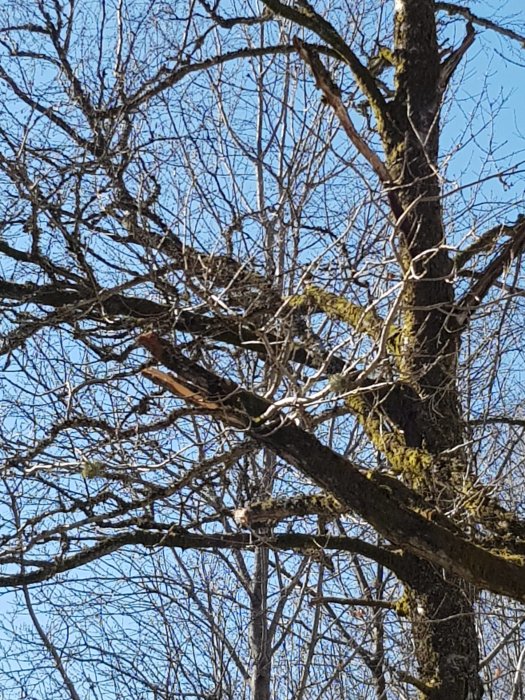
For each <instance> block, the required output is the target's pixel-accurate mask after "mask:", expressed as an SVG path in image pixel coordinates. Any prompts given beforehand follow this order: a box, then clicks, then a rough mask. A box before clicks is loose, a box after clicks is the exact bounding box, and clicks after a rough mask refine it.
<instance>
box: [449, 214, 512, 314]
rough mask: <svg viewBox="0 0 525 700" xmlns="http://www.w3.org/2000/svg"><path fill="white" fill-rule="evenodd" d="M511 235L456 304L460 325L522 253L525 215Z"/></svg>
mask: <svg viewBox="0 0 525 700" xmlns="http://www.w3.org/2000/svg"><path fill="white" fill-rule="evenodd" d="M511 235H512V237H511V239H510V241H508V242H507V243H505V244H504V245H503V246H502V249H501V251H500V252H499V253H498V255H497V256H496V257H495V258H494V259H493V260H492V262H490V263H489V264H488V265H487V267H486V268H485V270H483V271H482V272H481V274H480V277H479V278H478V279H477V280H476V281H475V282H474V284H473V285H472V286H471V288H470V290H469V291H468V292H466V293H465V294H464V295H463V297H462V299H460V300H459V302H458V304H457V305H456V309H455V312H456V314H457V318H458V320H459V323H460V325H462V326H464V325H465V323H466V322H467V320H468V319H469V318H470V316H472V314H473V313H474V311H475V310H476V309H477V308H478V307H479V306H480V304H481V303H482V301H483V299H484V298H485V296H486V295H487V294H488V292H489V291H490V290H491V289H492V287H493V285H494V283H495V282H496V280H497V279H498V277H499V276H500V275H501V274H502V273H503V271H504V270H505V268H506V267H508V266H509V265H510V264H511V263H512V262H513V261H514V260H515V259H516V258H518V257H519V256H520V255H521V254H522V252H523V248H524V247H525V217H523V216H520V217H519V219H518V221H517V223H516V224H515V226H514V227H513V230H512V234H511Z"/></svg>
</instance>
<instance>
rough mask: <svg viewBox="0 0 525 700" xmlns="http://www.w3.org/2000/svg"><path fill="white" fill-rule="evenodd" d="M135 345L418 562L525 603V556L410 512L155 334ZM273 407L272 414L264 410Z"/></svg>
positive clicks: (371, 479)
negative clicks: (492, 546)
mask: <svg viewBox="0 0 525 700" xmlns="http://www.w3.org/2000/svg"><path fill="white" fill-rule="evenodd" d="M138 342H139V344H141V345H142V346H143V347H145V348H147V349H148V350H149V351H150V352H151V354H152V355H153V357H154V358H155V359H156V360H157V361H158V362H160V363H161V364H163V365H165V366H166V367H167V368H168V369H170V370H171V371H173V372H174V373H175V374H176V375H178V376H179V377H183V378H184V380H185V382H188V383H189V385H190V386H192V388H193V389H194V390H196V391H197V392H199V393H200V394H201V395H202V396H203V397H204V398H205V399H206V400H211V401H213V402H217V403H221V404H222V406H223V408H224V414H223V416H224V418H225V419H226V420H227V419H228V416H229V415H231V417H232V419H233V421H234V422H233V425H234V426H235V427H236V428H237V426H238V425H239V423H240V422H241V421H242V422H243V423H244V430H246V431H247V432H248V433H249V434H250V435H252V436H253V437H254V439H255V440H257V441H258V442H259V443H260V444H262V445H265V446H266V447H268V448H270V449H271V450H272V451H274V452H275V453H276V454H278V455H279V456H280V457H281V458H282V459H285V460H286V461H287V462H289V463H290V464H292V465H293V466H295V467H296V468H297V469H299V470H300V471H301V472H302V473H303V474H305V475H306V476H307V477H308V478H310V479H312V481H314V483H316V484H317V485H318V486H320V487H321V488H322V489H324V490H326V491H327V492H329V493H332V494H333V495H336V498H337V500H338V501H340V502H341V503H342V504H344V505H345V506H347V507H348V509H349V510H352V511H355V512H356V513H358V514H359V515H360V516H361V517H363V518H364V519H365V520H366V521H367V522H369V523H370V524H371V525H372V526H373V527H374V528H375V529H376V530H377V532H379V533H380V534H381V535H382V536H383V537H385V538H386V539H388V540H389V541H391V542H393V543H395V544H396V545H398V546H400V547H402V548H403V549H405V550H406V551H408V552H410V553H412V554H414V555H415V556H417V557H420V558H422V559H425V560H426V561H428V562H430V563H432V564H435V565H437V566H439V567H443V568H444V569H446V570H447V571H450V572H451V573H454V574H456V575H457V576H460V577H461V578H463V579H465V580H466V581H469V582H470V583H472V584H474V585H476V586H478V587H480V588H486V589H487V590H491V591H493V592H494V593H500V594H502V595H508V596H510V597H512V598H515V599H517V600H525V575H524V569H525V563H524V561H523V557H520V556H512V555H500V554H499V553H496V552H493V551H490V550H488V549H486V548H483V547H481V546H479V545H477V544H474V543H472V542H470V541H468V540H466V539H465V538H464V537H463V536H462V535H461V534H460V533H459V531H458V528H456V526H455V525H454V524H453V523H450V524H449V527H445V525H444V523H446V522H448V521H447V519H446V518H444V517H443V516H441V517H439V513H438V512H437V511H436V510H435V508H433V507H432V506H430V505H429V506H428V508H427V509H420V508H417V510H416V509H414V506H413V503H414V502H417V503H421V502H422V499H421V497H420V496H418V495H417V494H415V493H414V492H413V491H412V490H411V489H409V488H408V487H406V486H404V485H403V484H402V483H401V482H399V481H397V480H396V479H393V478H390V477H388V476H387V475H385V474H379V473H376V472H368V473H365V474H363V473H362V472H361V471H359V469H358V468H357V467H356V466H355V465H353V464H352V463H351V462H349V461H348V460H347V459H345V458H344V457H342V456H341V455H338V454H337V453H336V452H334V451H333V450H331V449H330V448H329V447H327V446H325V445H323V444H322V443H321V442H319V440H318V439H317V438H316V437H315V436H314V435H312V434H310V433H308V432H306V431H305V430H303V429H302V428H300V427H298V426H297V425H295V424H293V423H291V422H289V421H287V420H286V418H285V417H284V416H282V415H279V414H278V413H277V412H276V411H274V410H271V409H272V406H271V404H270V403H269V402H268V401H266V400H265V399H262V398H260V397H258V396H256V395H255V394H252V393H251V392H249V391H246V390H245V389H242V388H241V387H240V386H238V385H237V384H235V383H234V382H233V381H231V380H230V379H223V378H221V377H219V376H218V375H216V374H214V373H213V372H210V371H209V370H207V369H205V368H204V367H200V366H199V365H198V364H197V363H195V362H192V361H191V360H188V359H187V358H185V357H184V356H183V355H182V354H181V353H180V352H179V351H178V350H177V349H176V348H174V347H173V346H171V345H170V344H169V343H167V342H166V341H163V340H161V339H160V338H159V337H158V336H156V335H155V334H152V333H150V334H143V335H142V336H140V338H139V341H138ZM269 409H270V410H269Z"/></svg>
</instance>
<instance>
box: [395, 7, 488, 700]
mask: <svg viewBox="0 0 525 700" xmlns="http://www.w3.org/2000/svg"><path fill="white" fill-rule="evenodd" d="M394 42H395V44H394V56H395V62H396V79H395V81H396V96H395V100H394V104H393V113H392V114H393V125H394V128H393V129H390V131H388V132H386V131H385V132H384V134H383V142H384V145H385V150H386V154H387V165H388V169H389V172H390V175H391V178H392V181H393V183H394V185H395V188H396V196H397V198H398V202H399V205H400V209H401V210H402V211H403V212H404V213H405V216H404V220H403V222H402V225H400V229H401V230H400V231H399V253H400V257H401V260H402V264H403V266H404V272H405V276H406V281H405V288H404V299H403V313H404V316H403V325H402V331H401V346H400V353H401V357H400V372H401V378H402V380H403V381H406V382H407V383H408V384H409V385H410V386H411V387H412V389H413V391H414V395H415V396H416V395H417V399H414V404H417V405H414V407H413V409H412V410H411V411H410V414H411V415H412V416H415V417H416V418H415V420H414V421H413V423H415V425H412V426H411V440H412V441H413V442H414V443H415V445H414V446H416V447H418V448H423V449H424V450H425V452H426V453H427V454H429V455H431V456H432V458H433V459H432V460H431V464H432V466H431V467H430V468H428V466H427V469H426V473H424V474H421V473H419V474H417V479H415V478H414V474H413V473H408V472H407V473H406V474H405V475H404V479H405V481H407V482H408V483H409V484H410V485H411V486H412V487H413V488H416V489H417V490H418V491H419V492H420V493H421V494H422V495H423V496H424V497H425V498H426V499H427V500H430V501H431V502H433V503H434V504H435V505H436V507H437V508H438V509H439V510H441V511H447V510H448V507H449V506H450V504H451V503H452V502H453V500H454V497H455V489H454V486H455V483H457V481H458V479H459V478H460V477H461V475H462V474H463V471H464V464H463V460H462V458H461V457H462V455H461V448H460V445H461V444H462V442H463V435H462V429H461V421H460V409H459V398H458V395H457V387H456V377H455V374H456V372H455V370H456V363H457V351H458V343H457V334H456V331H455V328H454V319H453V316H452V315H451V312H452V309H453V302H454V298H453V285H452V284H451V281H452V280H451V279H450V275H451V272H452V264H451V261H450V259H449V255H448V252H447V249H446V247H445V246H444V243H445V233H444V227H443V220H442V212H441V199H440V198H441V192H440V184H439V181H438V178H437V175H436V173H437V163H438V151H439V110H440V102H441V98H442V89H443V87H442V84H441V82H442V81H441V66H440V58H439V51H438V42H437V36H436V23H435V8H434V2H433V0H397V2H396V12H395V36H394ZM451 450H453V452H452V454H453V455H454V458H453V459H452V458H450V457H448V458H447V457H444V455H447V454H451V452H450V451H451ZM427 464H428V462H427ZM410 559H411V565H410V567H409V570H410V574H409V577H408V579H409V581H408V584H409V585H408V586H407V591H406V601H407V604H408V611H409V617H410V620H411V623H412V631H413V639H414V645H415V652H416V658H417V661H418V665H419V678H420V680H421V681H422V682H423V683H424V684H425V685H426V686H427V688H428V692H426V693H423V695H424V696H425V695H426V696H427V697H430V698H432V700H466V699H467V698H468V699H469V700H479V698H481V697H482V694H483V689H482V684H481V681H480V678H479V652H478V639H477V633H476V628H475V623H474V614H473V602H472V598H471V596H469V594H468V592H467V591H466V590H465V586H464V585H462V584H461V582H460V581H459V580H458V579H451V578H448V579H446V578H444V576H443V573H442V571H440V570H437V569H436V568H435V567H432V566H431V565H429V564H427V563H425V562H422V561H421V560H419V559H415V558H412V557H411V558H410Z"/></svg>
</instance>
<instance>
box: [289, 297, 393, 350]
mask: <svg viewBox="0 0 525 700" xmlns="http://www.w3.org/2000/svg"><path fill="white" fill-rule="evenodd" d="M288 303H289V305H290V306H292V307H295V308H300V307H302V306H306V307H310V308H313V309H314V310H317V311H322V312H324V313H325V314H326V315H327V316H329V317H330V318H333V319H337V320H338V321H343V323H346V324H348V325H349V326H351V327H352V328H353V329H354V330H356V331H357V332H359V333H364V334H365V335H367V336H369V337H370V338H372V339H373V340H380V339H381V336H382V334H383V332H384V327H385V321H384V319H382V318H381V316H380V315H379V314H378V313H377V311H376V310H375V309H374V308H373V307H368V308H363V307H362V306H360V305H359V304H354V303H353V302H351V301H349V300H348V299H345V298H344V297H341V296H339V295H337V294H333V293H332V292H327V291H326V290H324V289H321V288H320V287H316V286H314V285H308V286H307V287H306V288H305V290H304V292H303V293H302V294H297V295H295V296H293V297H290V299H289V300H288ZM398 340H399V329H398V328H396V327H395V326H392V328H391V329H390V332H389V334H388V340H387V345H386V347H387V349H388V350H389V351H390V352H391V353H393V354H397V349H398Z"/></svg>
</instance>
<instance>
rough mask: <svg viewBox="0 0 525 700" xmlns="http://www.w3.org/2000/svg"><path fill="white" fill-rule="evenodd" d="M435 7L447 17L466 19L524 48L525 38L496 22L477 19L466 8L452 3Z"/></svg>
mask: <svg viewBox="0 0 525 700" xmlns="http://www.w3.org/2000/svg"><path fill="white" fill-rule="evenodd" d="M435 7H436V10H443V11H444V12H446V13H448V14H449V15H460V16H461V17H464V18H465V19H467V20H468V21H469V22H472V24H477V25H478V26H480V27H485V28H486V29H491V30H492V31H494V32H497V33H498V34H501V35H502V36H506V37H507V38H508V39H513V40H514V41H518V42H519V43H520V44H521V45H522V47H523V48H525V36H523V35H522V34H518V33H517V32H514V31H512V29H506V28H505V27H501V26H500V25H499V24H496V22H492V20H490V19H485V18H484V17H479V16H478V15H475V14H474V13H473V12H472V11H471V10H470V9H469V8H468V7H463V6H462V5H457V4H456V3H453V2H436V3H435Z"/></svg>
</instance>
